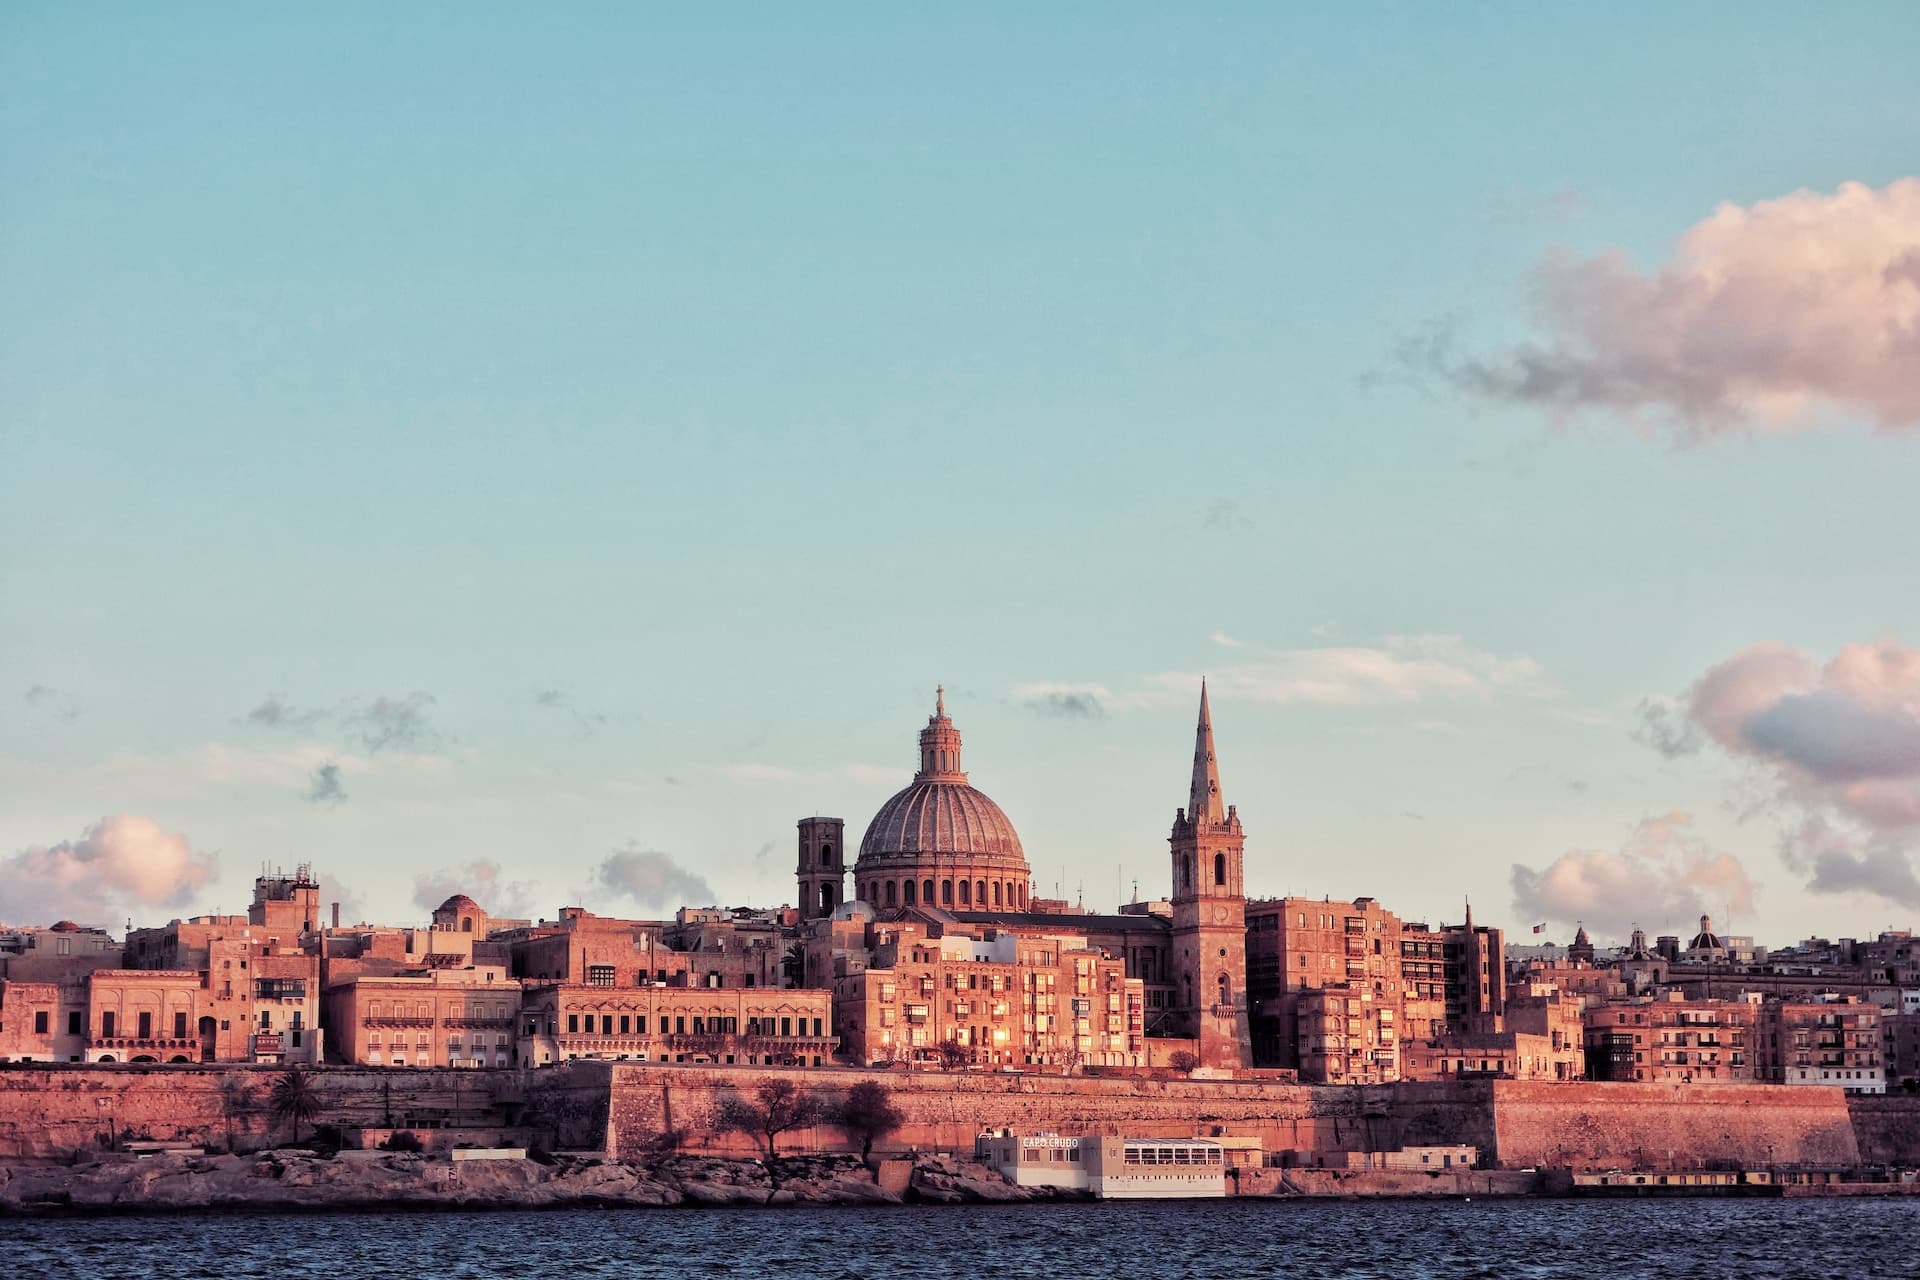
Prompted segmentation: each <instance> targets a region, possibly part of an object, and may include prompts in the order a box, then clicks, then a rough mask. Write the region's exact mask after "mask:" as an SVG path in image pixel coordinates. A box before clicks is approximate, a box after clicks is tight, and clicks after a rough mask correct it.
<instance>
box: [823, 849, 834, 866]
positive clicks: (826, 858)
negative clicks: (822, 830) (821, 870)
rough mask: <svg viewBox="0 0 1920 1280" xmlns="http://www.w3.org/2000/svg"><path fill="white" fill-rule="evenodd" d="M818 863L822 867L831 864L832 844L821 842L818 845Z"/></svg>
mask: <svg viewBox="0 0 1920 1280" xmlns="http://www.w3.org/2000/svg"><path fill="white" fill-rule="evenodd" d="M820 865H821V866H823V867H830V866H832V865H833V846H832V845H830V844H823V845H821V846H820Z"/></svg>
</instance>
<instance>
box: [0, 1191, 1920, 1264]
mask: <svg viewBox="0 0 1920 1280" xmlns="http://www.w3.org/2000/svg"><path fill="white" fill-rule="evenodd" d="M0 1259H4V1264H5V1266H6V1268H7V1271H8V1272H9V1273H10V1274H12V1275H17V1276H46V1277H68V1276H72V1277H90V1278H92V1280H121V1278H123V1277H124V1278H128V1280H131V1278H133V1277H140V1278H143V1280H144V1277H148V1276H153V1275H168V1276H180V1277H188V1276H209V1277H243V1276H244V1277H260V1278H261V1280H308V1278H318V1277H326V1278H327V1280H343V1278H347V1277H352V1278H355V1280H357V1278H358V1277H408V1278H413V1277H431V1278H432V1280H492V1278H493V1277H507V1276H511V1277H545V1276H556V1277H564V1278H565V1280H600V1278H601V1277H630V1276H655V1275H658V1276H675V1277H699V1276H729V1277H740V1278H741V1280H759V1278H761V1277H780V1278H781V1280H797V1278H802V1277H821V1278H823V1280H880V1278H885V1280H904V1278H907V1277H920V1276H941V1277H949V1276H950V1277H953V1278H954V1280H986V1278H990V1277H1002V1276H1006V1277H1022V1278H1025V1277H1047V1278H1049V1280H1050V1278H1052V1277H1076V1276H1101V1277H1106V1276H1114V1277H1140V1278H1141V1280H1181V1278H1182V1277H1240V1276H1276V1277H1278V1276H1289V1277H1291V1276H1300V1277H1375V1276H1378V1277H1402V1276H1411V1277H1428V1276H1431V1277H1446V1278H1447V1280H1533V1278H1539V1277H1568V1278H1569V1280H1573V1278H1577V1280H1622V1278H1625V1277H1641V1276H1646V1277H1656V1276H1657V1277H1662V1278H1663V1280H1667V1278H1671V1280H1723V1278H1725V1280H1756V1278H1758V1277H1791V1278H1792V1280H1825V1278H1827V1277H1832V1278H1833V1280H1879V1278H1881V1277H1885V1278H1888V1280H1897V1278H1905V1277H1920V1198H1916V1199H1905V1200H1895V1199H1886V1200H1853V1201H1832V1200H1828V1201H1804V1200H1803V1201H1763V1200H1656V1201H1578V1202H1576V1201H1538V1200H1535V1201H1474V1202H1467V1203H1462V1202H1458V1201H1432V1202H1423V1201H1387V1202H1379V1203H1365V1202H1357V1203H1356V1202H1337V1203H1336V1202H1324V1201H1323V1202H1316V1203H1300V1202H1297V1201H1294V1202H1285V1201H1283V1202H1273V1201H1247V1200H1241V1201H1204V1202H1193V1201H1187V1202H1158V1203H1135V1204H1116V1203H1112V1202H1109V1203H1105V1204H1057V1205H1011V1206H967V1207H954V1208H936V1207H908V1208H824V1209H823V1208H807V1207H796V1208H791V1209H669V1210H654V1211H648V1210H626V1209H622V1210H569V1211H565V1212H553V1213H418V1214H410V1213H396V1214H381V1213H355V1214H325V1215H319V1214H316V1215H311V1216H307V1215H299V1216H288V1215H271V1216H270V1215H261V1214H219V1215H212V1216H205V1217H184V1216H178V1215H175V1216H152V1217H137V1218H93V1219H44V1220H31V1221H5V1220H0Z"/></svg>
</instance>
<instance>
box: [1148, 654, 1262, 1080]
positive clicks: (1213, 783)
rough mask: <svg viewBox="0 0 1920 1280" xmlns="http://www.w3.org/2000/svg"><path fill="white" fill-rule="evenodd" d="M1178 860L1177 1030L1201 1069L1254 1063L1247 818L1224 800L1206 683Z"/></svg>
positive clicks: (1173, 838) (1175, 840)
mask: <svg viewBox="0 0 1920 1280" xmlns="http://www.w3.org/2000/svg"><path fill="white" fill-rule="evenodd" d="M1167 843H1168V845H1169V846H1171V849H1172V854H1173V936H1172V955H1171V957H1170V959H1171V961H1172V970H1173V985H1174V995H1173V1000H1174V1007H1173V1019H1172V1021H1173V1024H1174V1026H1175V1027H1176V1028H1178V1030H1179V1033H1180V1034H1181V1035H1186V1036H1192V1037H1193V1038H1194V1039H1195V1041H1197V1045H1196V1048H1195V1052H1196V1054H1197V1056H1198V1057H1199V1059H1200V1065H1202V1066H1206V1067H1222V1068H1227V1069H1233V1068H1239V1067H1248V1066H1251V1065H1252V1064H1253V1039H1252V1035H1251V1033H1250V1031H1249V1028H1248V1023H1247V993H1246V984H1247V892H1246V881H1245V877H1244V866H1243V863H1244V857H1245V851H1246V843H1247V837H1246V833H1245V832H1244V831H1243V830H1241V827H1240V814H1239V812H1238V810H1237V808H1236V807H1235V806H1233V805H1229V804H1225V803H1224V802H1223V801H1222V799H1221V795H1220V766H1219V763H1218V762H1217V761H1216V760H1215V759H1214V755H1213V718H1212V714H1211V712H1210V711H1209V710H1208V707H1207V686H1206V682H1205V681H1202V682H1201V684H1200V722H1199V725H1198V726H1197V727H1196V729H1195V731H1194V746H1193V782H1192V785H1191V787H1190V788H1189V790H1188V794H1187V807H1186V808H1184V809H1181V810H1180V811H1179V812H1178V813H1177V814H1176V815H1175V816H1174V819H1173V834H1172V835H1170V836H1168V837H1167Z"/></svg>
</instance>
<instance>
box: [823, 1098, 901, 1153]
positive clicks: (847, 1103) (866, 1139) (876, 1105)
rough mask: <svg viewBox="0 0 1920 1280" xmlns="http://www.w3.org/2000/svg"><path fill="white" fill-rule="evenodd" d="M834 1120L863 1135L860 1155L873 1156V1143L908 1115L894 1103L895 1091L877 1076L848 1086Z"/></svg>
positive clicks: (860, 1137)
mask: <svg viewBox="0 0 1920 1280" xmlns="http://www.w3.org/2000/svg"><path fill="white" fill-rule="evenodd" d="M833 1118H834V1123H836V1124H838V1125H839V1126H840V1127H841V1128H842V1129H845V1130H846V1131H847V1133H848V1134H850V1135H852V1136H854V1137H857V1138H859V1139H860V1158H861V1159H862V1160H870V1159H872V1158H873V1144H874V1143H875V1142H876V1141H878V1140H879V1139H881V1138H884V1137H886V1136H887V1135H888V1134H890V1133H892V1132H893V1131H894V1130H895V1129H898V1128H899V1127H900V1126H901V1125H902V1124H904V1123H906V1117H905V1116H903V1115H901V1114H900V1109H899V1108H898V1107H896V1106H894V1105H893V1091H892V1090H891V1089H889V1088H887V1086H885V1085H883V1084H881V1083H880V1082H879V1081H878V1080H862V1081H861V1082H860V1083H859V1084H857V1085H855V1086H853V1088H851V1089H849V1090H847V1096H846V1097H845V1098H843V1099H842V1100H841V1102H840V1105H839V1106H838V1107H837V1108H835V1110H834V1116H833Z"/></svg>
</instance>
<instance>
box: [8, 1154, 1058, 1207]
mask: <svg viewBox="0 0 1920 1280" xmlns="http://www.w3.org/2000/svg"><path fill="white" fill-rule="evenodd" d="M775 1168H776V1170H777V1172H778V1175H779V1180H778V1183H777V1185H776V1183H775V1182H774V1180H773V1178H771V1177H770V1176H769V1173H768V1169H767V1167H766V1165H764V1164H762V1163H761V1162H760V1161H757V1160H734V1159H724V1158H719V1157H711V1156H670V1157H666V1158H663V1159H659V1160H655V1161H651V1162H647V1163H644V1164H642V1163H635V1162H629V1161H621V1160H612V1159H606V1158H602V1157H597V1156H558V1157H555V1158H553V1160H552V1162H551V1163H545V1162H542V1161H536V1160H461V1161H454V1160H450V1159H448V1158H447V1157H445V1156H444V1155H442V1156H422V1155H414V1154H408V1153H400V1152H384V1151H378V1152H376V1151H366V1152H358V1151H356V1152H342V1153H340V1154H339V1155H337V1156H333V1157H325V1156H320V1155H315V1154H313V1153H311V1152H307V1151H297V1150H280V1151H268V1152H262V1153H260V1154H258V1155H202V1154H198V1153H164V1154H159V1155H154V1156H149V1157H144V1158H141V1159H138V1160H130V1159H124V1158H112V1159H108V1160H103V1161H98V1162H95V1163H86V1164H75V1165H60V1166H51V1165H47V1166H14V1167H4V1166H0V1218H5V1217H26V1216H62V1215H88V1216H91V1215H106V1214H120V1213H204V1212H222V1211H232V1212H244V1211H256V1212H261V1211H264V1212H327V1211H348V1210H353V1211H365V1210H370V1209H371V1210H387V1211H408V1210H425V1211H433V1210H481V1209H503V1210H519V1209H586V1208H605V1209H628V1208H635V1209H638V1208H671V1207H674V1206H702V1205H755V1206H761V1205H775V1206H778V1205H795V1204H819V1205H827V1204H832V1205H887V1204H999V1203H1024V1202H1029V1201H1035V1200H1081V1199H1085V1198H1086V1196H1085V1195H1083V1194H1082V1193H1078V1192H1071V1191H1066V1192H1063V1191H1056V1190H1053V1189H1051V1188H1045V1187H1019V1186H1015V1185H1013V1184H1012V1183H1010V1182H1008V1181H1007V1180H1006V1179H1005V1178H1003V1177H1001V1176H1000V1175H999V1174H998V1173H996V1172H995V1171H993V1170H992V1169H989V1168H986V1167H985V1166H983V1165H978V1164H973V1163H971V1162H968V1161H962V1160H956V1159H953V1158H951V1157H945V1156H930V1155H923V1156H918V1157H916V1158H915V1159H914V1160H913V1161H912V1163H911V1168H910V1169H905V1170H900V1171H899V1172H903V1173H905V1174H906V1176H905V1177H904V1178H899V1177H895V1178H889V1179H887V1180H886V1181H887V1182H888V1183H889V1184H894V1183H898V1184H901V1185H900V1189H899V1190H894V1189H891V1186H890V1185H882V1180H881V1179H879V1178H877V1177H876V1173H875V1171H874V1170H872V1169H869V1168H868V1167H867V1166H866V1165H865V1164H864V1163H862V1162H861V1161H860V1160H859V1159H858V1158H857V1157H854V1156H800V1157H794V1158H791V1159H782V1160H780V1161H778V1162H777V1164H776V1166H775Z"/></svg>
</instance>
